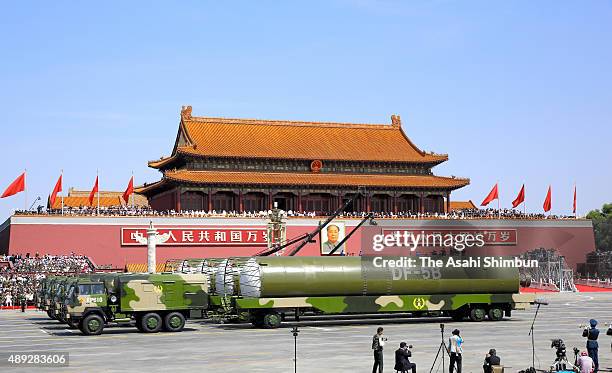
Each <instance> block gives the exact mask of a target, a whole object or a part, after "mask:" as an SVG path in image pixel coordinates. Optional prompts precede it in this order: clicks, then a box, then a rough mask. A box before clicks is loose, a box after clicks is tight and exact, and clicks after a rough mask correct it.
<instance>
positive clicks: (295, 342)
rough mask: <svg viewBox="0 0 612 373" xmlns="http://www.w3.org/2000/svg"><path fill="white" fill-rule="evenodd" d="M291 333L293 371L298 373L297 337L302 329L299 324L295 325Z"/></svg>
mask: <svg viewBox="0 0 612 373" xmlns="http://www.w3.org/2000/svg"><path fill="white" fill-rule="evenodd" d="M291 333H292V334H293V371H294V372H295V373H297V337H298V334H299V333H300V330H299V329H298V327H297V326H294V327H293V329H291Z"/></svg>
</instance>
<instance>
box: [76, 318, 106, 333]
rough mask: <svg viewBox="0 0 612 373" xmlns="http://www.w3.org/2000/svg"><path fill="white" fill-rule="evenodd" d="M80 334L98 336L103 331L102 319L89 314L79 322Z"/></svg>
mask: <svg viewBox="0 0 612 373" xmlns="http://www.w3.org/2000/svg"><path fill="white" fill-rule="evenodd" d="M80 329H81V332H83V334H85V335H99V334H102V330H103V329H104V319H102V317H101V316H100V315H96V314H95V313H94V314H91V315H87V316H85V318H84V319H83V321H81V327H80Z"/></svg>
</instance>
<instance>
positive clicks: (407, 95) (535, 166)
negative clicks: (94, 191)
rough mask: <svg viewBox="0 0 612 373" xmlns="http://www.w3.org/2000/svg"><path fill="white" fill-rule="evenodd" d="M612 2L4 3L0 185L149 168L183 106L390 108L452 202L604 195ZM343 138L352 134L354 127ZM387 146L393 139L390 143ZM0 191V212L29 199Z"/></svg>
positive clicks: (44, 186)
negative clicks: (443, 157) (461, 180)
mask: <svg viewBox="0 0 612 373" xmlns="http://www.w3.org/2000/svg"><path fill="white" fill-rule="evenodd" d="M611 40H612V2H610V1H587V2H575V1H537V2H534V1H513V2H489V1H469V2H465V1H418V2H417V1H408V2H400V1H397V2H396V1H382V2H374V1H365V0H364V1H349V0H346V1H321V2H315V1H308V2H303V3H298V2H265V1H258V2H253V1H245V2H231V3H230V2H203V1H193V2H189V1H183V2H180V3H179V2H176V3H170V2H161V1H160V2H151V1H147V2H136V1H134V2H112V1H107V2H81V3H74V2H63V1H53V2H47V1H40V2H26V1H22V2H3V3H2V4H1V5H0V51H1V53H0V125H1V130H2V140H3V141H2V147H1V148H0V154H1V155H2V159H4V167H3V171H2V173H0V188H5V187H6V186H7V185H8V184H9V183H10V182H11V181H12V180H13V179H14V178H15V177H16V176H18V175H19V173H20V172H21V171H22V170H23V169H24V168H27V169H28V189H29V190H28V199H29V202H28V205H29V204H30V203H31V202H32V201H33V199H34V198H36V196H41V197H42V200H43V201H46V196H47V195H48V193H49V192H50V190H51V189H52V188H53V185H54V183H55V181H56V179H57V177H58V175H59V172H60V169H63V170H64V189H65V190H67V189H68V187H69V186H74V187H76V188H77V189H87V190H89V189H91V187H92V185H93V181H94V179H95V175H96V169H99V170H100V184H101V188H102V189H104V190H123V189H124V188H125V186H126V184H127V181H128V179H129V177H130V174H131V172H132V171H133V172H134V174H135V177H136V183H137V184H141V183H142V182H145V181H148V182H151V181H156V180H158V179H159V178H160V175H159V173H158V172H157V171H155V170H152V169H148V168H147V166H146V163H147V161H148V160H151V159H157V158H159V157H160V156H161V155H168V154H169V153H170V151H171V148H172V145H173V141H174V138H175V135H176V131H177V128H178V121H179V111H180V107H181V105H187V104H189V105H192V106H193V112H194V115H200V116H225V117H246V118H263V119H295V120H311V121H345V122H365V123H390V116H391V114H399V115H401V117H402V122H403V128H404V131H405V132H406V133H407V135H408V136H409V137H410V138H411V139H412V140H413V141H414V142H415V143H416V144H417V145H418V146H420V147H421V148H423V149H425V150H432V151H435V152H439V153H448V154H449V156H450V160H449V161H448V162H446V163H445V164H443V165H441V166H438V167H436V168H435V169H434V172H435V173H436V174H438V175H457V176H466V177H470V178H471V185H470V186H468V187H466V188H463V189H462V190H460V191H457V192H455V193H454V195H453V197H452V198H453V199H457V200H465V199H472V200H474V202H477V203H479V202H480V201H481V200H482V199H483V198H484V196H485V195H486V194H487V193H488V192H489V190H490V188H491V187H492V185H493V184H495V182H496V181H499V183H500V197H501V203H502V206H509V204H510V201H511V200H512V199H514V197H515V196H516V194H517V193H518V190H519V189H520V186H521V184H522V183H523V182H525V183H526V185H527V187H526V192H527V209H528V210H531V211H541V210H542V202H543V199H544V196H545V194H546V189H547V187H548V185H549V184H552V186H553V213H570V211H571V199H572V190H573V189H572V188H573V184H574V182H577V184H578V208H579V212H580V213H585V212H586V211H588V210H590V209H594V208H599V207H601V205H602V204H603V203H604V202H612V194H611V192H610V190H611V188H610V185H611V184H612V172H611V171H610V168H611V167H610V165H611V163H612V150H611V149H612V146H611V145H612V144H611V142H610V141H611V139H612V136H611V135H612V129H611V128H612V69H611V68H610V67H611V66H612V42H611ZM349 141H350V140H349ZM390 150H391V151H392V149H390ZM23 197H24V196H23V194H21V195H17V196H15V197H12V198H5V199H2V200H0V220H3V219H4V218H5V217H7V216H8V215H9V214H10V212H11V210H12V209H14V208H22V207H23V205H24V198H23Z"/></svg>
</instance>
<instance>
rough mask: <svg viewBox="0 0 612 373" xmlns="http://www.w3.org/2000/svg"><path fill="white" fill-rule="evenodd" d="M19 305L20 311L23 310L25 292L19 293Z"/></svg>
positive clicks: (24, 306)
mask: <svg viewBox="0 0 612 373" xmlns="http://www.w3.org/2000/svg"><path fill="white" fill-rule="evenodd" d="M19 305H20V306H21V312H25V308H26V297H25V293H23V292H21V293H19Z"/></svg>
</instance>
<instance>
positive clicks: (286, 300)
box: [210, 256, 533, 328]
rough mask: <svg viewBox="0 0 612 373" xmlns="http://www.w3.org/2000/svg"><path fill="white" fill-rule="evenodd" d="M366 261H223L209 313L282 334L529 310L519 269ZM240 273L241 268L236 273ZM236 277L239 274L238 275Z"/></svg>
mask: <svg viewBox="0 0 612 373" xmlns="http://www.w3.org/2000/svg"><path fill="white" fill-rule="evenodd" d="M374 264H375V262H373V261H372V260H371V258H366V257H280V256H278V257H254V258H251V259H249V260H248V261H245V260H244V258H240V266H232V265H231V264H228V262H222V263H221V264H220V265H219V266H218V268H217V271H216V273H215V283H216V284H215V290H216V295H213V296H211V300H210V303H211V306H213V307H214V306H216V307H217V308H218V309H221V308H225V309H227V308H228V306H227V304H229V305H230V306H229V308H230V309H231V311H232V312H233V313H234V314H237V315H243V317H244V315H246V316H247V317H248V319H249V320H250V321H251V323H252V324H253V325H255V326H258V327H265V328H276V327H278V326H279V325H280V323H281V320H282V318H283V315H284V314H286V313H293V314H294V315H295V317H296V319H297V318H299V315H301V314H307V313H311V314H368V313H397V312H401V313H411V314H412V315H414V316H420V315H424V314H429V315H442V316H451V317H452V318H453V319H455V320H462V319H464V318H466V317H468V318H469V319H470V320H472V321H483V320H485V319H486V318H488V319H489V320H491V321H498V320H501V319H503V318H504V316H508V317H509V316H511V313H512V310H520V309H527V308H528V307H529V306H530V303H531V302H533V295H532V294H519V286H520V285H521V284H522V285H526V283H525V282H524V281H521V280H520V277H519V271H518V269H517V268H446V267H445V268H427V267H419V266H416V267H414V268H386V267H378V266H376V265H374ZM237 267H238V268H237ZM236 273H238V275H236Z"/></svg>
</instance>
